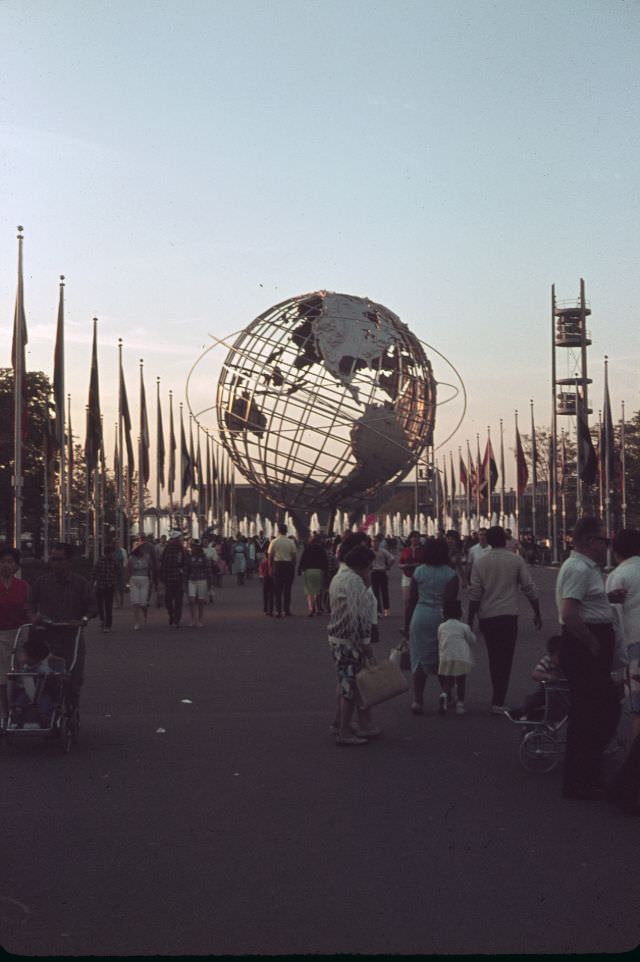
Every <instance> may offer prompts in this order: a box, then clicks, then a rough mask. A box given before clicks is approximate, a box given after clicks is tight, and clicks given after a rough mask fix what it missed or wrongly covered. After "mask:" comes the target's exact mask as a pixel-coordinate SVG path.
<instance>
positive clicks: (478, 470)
mask: <svg viewBox="0 0 640 962" xmlns="http://www.w3.org/2000/svg"><path fill="white" fill-rule="evenodd" d="M481 480H482V461H481V460H480V434H476V514H477V516H478V527H480V482H481Z"/></svg>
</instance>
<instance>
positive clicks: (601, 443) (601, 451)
mask: <svg viewBox="0 0 640 962" xmlns="http://www.w3.org/2000/svg"><path fill="white" fill-rule="evenodd" d="M605 371H606V365H605ZM606 450H607V448H606V445H605V440H604V435H603V430H602V411H598V462H599V464H598V496H599V498H598V508H599V511H600V520H601V521H604V485H605V478H604V475H605V468H604V461H605V459H606V453H605V452H606Z"/></svg>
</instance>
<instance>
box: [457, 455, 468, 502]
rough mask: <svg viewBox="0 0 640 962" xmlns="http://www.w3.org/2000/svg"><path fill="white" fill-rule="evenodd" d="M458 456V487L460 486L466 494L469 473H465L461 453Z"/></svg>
mask: <svg viewBox="0 0 640 962" xmlns="http://www.w3.org/2000/svg"><path fill="white" fill-rule="evenodd" d="M459 458H460V467H459V471H460V487H461V488H464V493H465V494H468V493H469V475H468V474H467V466H466V464H465V463H464V461H463V460H462V455H461V454H460V455H459Z"/></svg>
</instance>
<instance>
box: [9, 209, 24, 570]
mask: <svg viewBox="0 0 640 962" xmlns="http://www.w3.org/2000/svg"><path fill="white" fill-rule="evenodd" d="M23 230H24V228H23V227H20V226H19V227H18V231H19V233H18V289H17V292H16V309H15V318H14V322H13V345H14V357H13V364H14V369H13V370H14V378H13V411H14V424H13V428H14V433H13V442H14V443H13V479H12V480H13V491H14V494H13V541H14V544H15V547H16V548H17V549H18V551H20V549H21V548H22V481H23V478H22V419H23V398H24V394H23V381H24V334H25V331H24V324H23V316H24V304H23V280H22V242H23V239H24V238H23V233H22V232H23Z"/></svg>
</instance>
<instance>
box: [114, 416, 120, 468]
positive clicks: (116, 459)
mask: <svg viewBox="0 0 640 962" xmlns="http://www.w3.org/2000/svg"><path fill="white" fill-rule="evenodd" d="M113 476H114V478H119V477H120V455H119V454H118V428H117V427H116V437H115V441H114V443H113Z"/></svg>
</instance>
